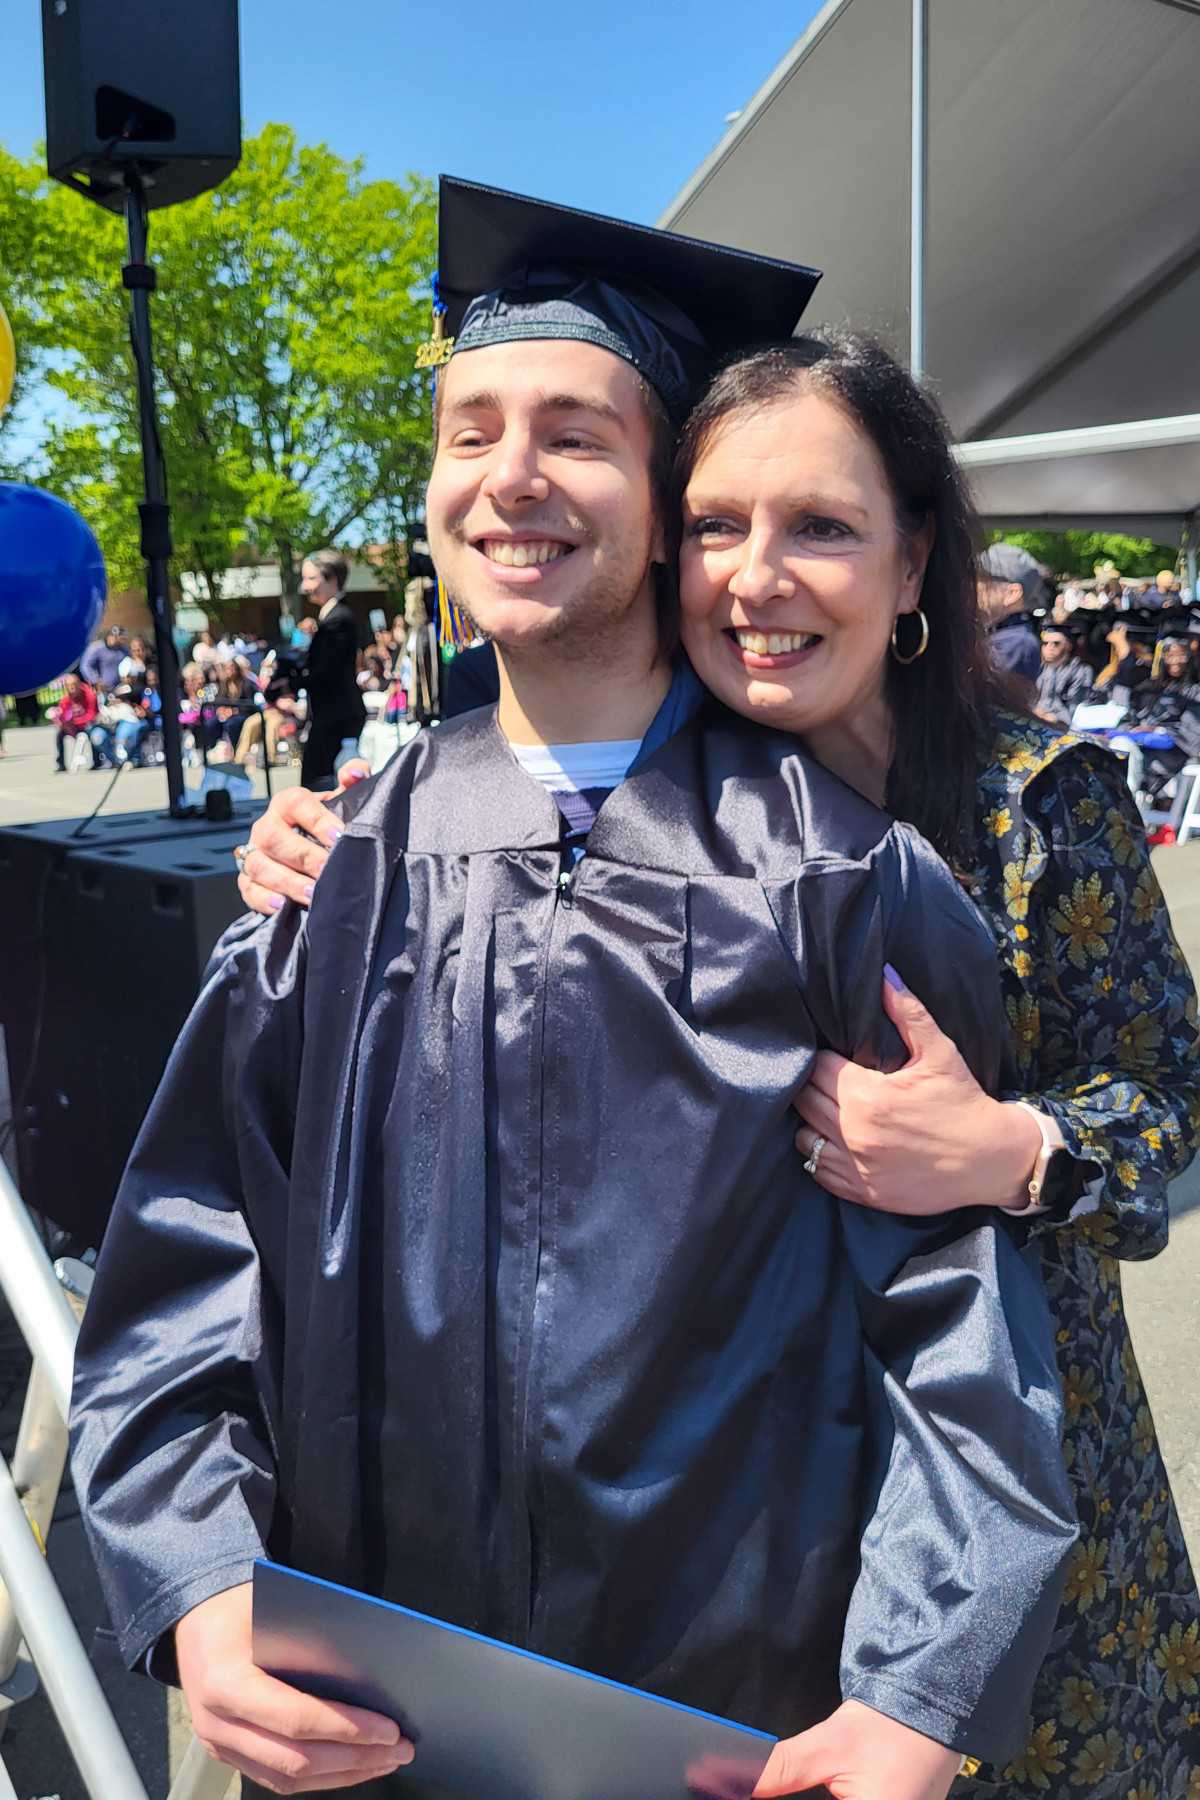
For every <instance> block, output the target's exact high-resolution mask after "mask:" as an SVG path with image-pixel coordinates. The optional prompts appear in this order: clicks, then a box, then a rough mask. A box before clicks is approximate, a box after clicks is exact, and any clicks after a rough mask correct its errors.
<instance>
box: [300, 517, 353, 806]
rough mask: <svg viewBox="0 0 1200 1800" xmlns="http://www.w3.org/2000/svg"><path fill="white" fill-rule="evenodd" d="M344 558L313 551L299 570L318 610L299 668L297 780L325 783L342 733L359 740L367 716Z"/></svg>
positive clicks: (331, 552)
mask: <svg viewBox="0 0 1200 1800" xmlns="http://www.w3.org/2000/svg"><path fill="white" fill-rule="evenodd" d="M345 586H346V562H345V559H344V557H341V556H339V555H338V553H337V551H336V550H314V551H313V553H312V555H311V556H309V557H306V558H305V560H304V563H303V565H302V567H301V570H300V592H301V593H302V594H303V595H304V598H305V599H306V600H307V601H308V603H309V605H310V606H315V607H316V608H317V609H318V611H317V629H316V631H315V632H314V633H313V638H312V643H311V645H310V646H309V651H308V663H307V666H306V668H305V671H304V685H305V688H306V690H307V692H308V720H309V724H308V737H307V738H306V739H305V743H304V760H303V763H302V765H301V770H300V781H301V783H302V785H303V786H304V787H306V788H313V787H321V786H326V785H329V784H330V783H331V782H332V778H333V764H334V758H335V757H336V756H337V753H338V751H339V750H340V749H341V746H342V740H343V739H344V738H354V739H355V740H356V741H357V739H358V736H359V733H360V732H361V731H362V728H363V723H364V721H365V719H366V716H367V711H366V707H365V706H364V705H363V697H362V694H361V692H360V691H359V687H358V679H357V677H358V621H357V619H356V618H355V617H354V614H353V612H352V611H351V610H350V608H349V607H348V606H347V604H346V601H345V598H344V590H345Z"/></svg>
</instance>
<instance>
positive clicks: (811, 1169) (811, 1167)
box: [804, 1137, 829, 1175]
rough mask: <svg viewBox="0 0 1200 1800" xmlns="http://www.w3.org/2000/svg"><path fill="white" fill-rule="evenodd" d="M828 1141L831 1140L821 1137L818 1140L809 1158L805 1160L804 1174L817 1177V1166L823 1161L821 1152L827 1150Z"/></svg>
mask: <svg viewBox="0 0 1200 1800" xmlns="http://www.w3.org/2000/svg"><path fill="white" fill-rule="evenodd" d="M828 1141H829V1140H828V1139H827V1138H823V1137H819V1138H818V1139H817V1141H816V1143H815V1144H814V1145H813V1147H812V1149H811V1150H810V1151H809V1153H808V1155H807V1157H806V1158H805V1160H804V1173H805V1174H806V1175H815V1174H816V1172H817V1164H818V1163H819V1162H820V1160H821V1152H822V1150H823V1149H824V1148H825V1145H826V1144H827V1142H828Z"/></svg>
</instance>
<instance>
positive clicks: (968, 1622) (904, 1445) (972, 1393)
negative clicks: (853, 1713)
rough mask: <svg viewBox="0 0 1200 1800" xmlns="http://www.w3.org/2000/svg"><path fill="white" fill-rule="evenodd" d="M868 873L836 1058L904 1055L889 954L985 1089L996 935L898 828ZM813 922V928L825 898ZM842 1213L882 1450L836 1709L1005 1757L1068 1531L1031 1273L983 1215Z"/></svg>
mask: <svg viewBox="0 0 1200 1800" xmlns="http://www.w3.org/2000/svg"><path fill="white" fill-rule="evenodd" d="M875 873H876V876H877V880H878V890H877V892H878V894H881V895H882V916H881V917H880V915H879V912H878V910H876V909H877V908H878V905H879V901H878V899H876V900H874V901H868V899H867V897H866V896H865V895H860V896H857V897H855V899H854V901H853V903H852V904H851V905H850V906H849V907H848V908H846V909H843V910H842V912H841V915H840V916H839V917H838V919H837V950H836V954H837V960H838V963H839V971H840V972H839V981H840V992H841V1001H842V1006H841V1010H842V1018H841V1020H840V1021H838V1022H837V1023H835V1022H833V1021H830V1028H829V1035H830V1037H831V1039H833V1040H834V1047H835V1048H839V1049H842V1050H843V1053H844V1054H847V1055H851V1056H853V1058H854V1059H855V1060H856V1061H858V1062H874V1063H875V1065H876V1066H881V1065H882V1066H891V1064H892V1063H894V1062H896V1061H900V1060H903V1053H902V1052H901V1053H900V1054H899V1055H897V1054H896V1046H895V1044H893V1043H891V1042H890V1041H889V1039H888V1037H887V1031H890V1027H887V1028H886V1031H885V1029H884V1027H881V1025H880V1019H881V1017H882V1016H883V1015H882V1008H881V1004H880V998H879V996H880V992H881V983H882V964H883V962H884V960H885V959H886V960H887V961H890V962H891V963H892V964H893V966H894V967H895V968H896V969H897V970H898V972H899V973H900V974H901V976H902V977H903V978H904V980H905V982H906V983H907V984H908V986H909V987H911V988H912V990H913V991H914V992H915V993H916V994H917V995H918V996H919V997H920V998H921V1000H923V1001H924V1003H925V1004H926V1005H927V1006H928V1007H929V1009H930V1011H931V1012H932V1013H933V1015H934V1017H935V1018H936V1019H937V1020H938V1023H939V1024H940V1025H941V1027H942V1029H943V1031H945V1032H947V1034H948V1035H949V1036H951V1037H952V1038H953V1039H954V1041H955V1042H956V1043H957V1044H958V1045H959V1047H960V1049H961V1050H962V1053H963V1055H964V1057H965V1058H966V1060H967V1062H968V1063H969V1064H970V1066H971V1068H972V1071H973V1072H974V1074H975V1075H976V1077H977V1079H979V1080H980V1081H981V1082H982V1083H983V1084H984V1085H985V1086H987V1087H989V1088H990V1089H992V1090H993V1091H994V1090H995V1087H996V1085H997V1082H998V1079H999V1077H1000V1074H1001V1062H1002V1055H1003V1052H1002V1048H1001V1046H1003V1045H1004V1043H1005V1039H1006V1033H1005V1030H1004V1024H1003V1010H1002V1006H1001V1001H1000V992H999V982H998V974H997V968H996V956H995V943H994V939H993V938H992V937H991V934H990V932H989V931H988V929H987V927H986V926H985V925H984V924H983V922H982V920H981V919H980V918H979V916H978V915H977V914H976V913H975V910H974V908H973V907H972V906H971V905H970V903H969V902H968V901H967V900H966V898H965V896H964V895H963V894H962V893H961V891H960V890H959V889H958V888H957V886H956V884H955V882H954V881H953V878H952V877H951V876H950V874H949V872H948V871H947V870H946V868H945V867H944V865H943V864H942V863H941V862H940V860H939V859H938V858H937V857H936V856H935V855H934V853H933V852H932V851H931V850H930V849H929V847H928V845H926V844H924V842H923V841H922V840H921V839H920V838H918V837H917V836H916V834H915V833H910V832H909V831H908V830H907V828H906V827H899V826H898V827H896V828H894V830H893V832H892V833H891V834H890V836H889V839H888V841H887V842H886V844H885V847H884V850H883V853H882V854H881V855H880V857H879V858H878V861H877V866H876V871H875ZM833 910H834V911H836V909H833ZM821 912H822V914H823V917H824V920H825V924H826V928H827V927H828V923H829V921H830V916H831V909H830V908H829V906H828V901H827V899H826V901H825V902H824V903H823V905H822V907H821ZM838 1035H840V1036H841V1037H842V1042H841V1043H837V1042H836V1037H837V1036H838ZM969 1198H970V1196H969V1195H964V1200H969ZM839 1210H840V1218H841V1229H842V1234H843V1241H844V1244H845V1247H846V1251H847V1255H848V1258H849V1262H850V1265H851V1269H852V1271H853V1278H854V1281H855V1284H856V1291H857V1295H858V1307H859V1316H860V1319H861V1321H862V1327H863V1335H864V1339H865V1345H866V1351H865V1355H866V1371H865V1379H866V1384H867V1392H868V1396H869V1403H870V1405H871V1407H872V1409H873V1413H874V1416H875V1417H876V1418H877V1420H878V1424H879V1429H878V1433H877V1440H878V1443H879V1446H880V1452H879V1462H880V1466H879V1468H877V1469H876V1470H875V1471H874V1480H873V1493H874V1505H873V1508H872V1509H871V1511H870V1515H869V1517H868V1518H867V1519H866V1520H865V1522H864V1529H863V1535H862V1539H861V1562H860V1568H859V1573H858V1578H857V1581H856V1583H855V1586H854V1590H853V1594H852V1596H851V1602H850V1607H849V1612H848V1615H847V1620H846V1627H845V1633H844V1636H843V1641H842V1692H843V1696H844V1697H845V1698H846V1699H857V1700H861V1701H863V1702H864V1704H866V1705H868V1706H871V1707H873V1708H874V1709H875V1710H876V1711H878V1712H882V1713H886V1714H887V1715H888V1716H889V1717H892V1718H895V1719H898V1720H899V1721H900V1722H901V1723H902V1724H905V1725H909V1726H911V1727H912V1728H913V1729H914V1730H916V1731H920V1732H923V1733H924V1734H925V1735H926V1736H927V1737H931V1738H933V1739H935V1740H936V1741H938V1742H940V1743H944V1744H946V1745H948V1746H949V1747H950V1748H952V1749H956V1750H961V1751H962V1752H963V1753H964V1754H969V1755H972V1756H978V1757H985V1758H987V1759H989V1760H999V1759H1003V1758H1006V1757H1008V1756H1010V1755H1014V1754H1016V1753H1017V1752H1018V1751H1019V1750H1020V1748H1021V1746H1022V1745H1023V1743H1024V1740H1025V1729H1026V1725H1027V1720H1028V1712H1029V1703H1030V1693H1031V1689H1032V1685H1033V1679H1034V1676H1035V1674H1036V1672H1037V1669H1038V1667H1039V1665H1040V1664H1041V1662H1042V1659H1043V1656H1044V1654H1045V1651H1046V1648H1047V1646H1048V1644H1049V1640H1050V1635H1051V1632H1052V1630H1053V1626H1054V1621H1055V1618H1056V1616H1057V1610H1058V1603H1059V1599H1060V1597H1061V1591H1062V1584H1063V1578H1064V1574H1065V1568H1066V1559H1067V1557H1068V1554H1069V1552H1070V1549H1071V1546H1072V1544H1073V1542H1074V1539H1075V1536H1076V1527H1075V1515H1074V1508H1073V1505H1072V1502H1071V1497H1070V1493H1069V1489H1068V1485H1067V1477H1066V1472H1065V1469H1064V1466H1063V1459H1062V1451H1061V1431H1062V1400H1061V1391H1060V1387H1059V1380H1058V1373H1057V1368H1056V1364H1055V1358H1054V1345H1053V1336H1052V1328H1051V1323H1050V1314H1049V1309H1048V1306H1047V1303H1046V1298H1045V1293H1044V1290H1043V1287H1042V1281H1041V1275H1040V1271H1039V1268H1038V1265H1037V1261H1036V1258H1035V1257H1034V1255H1033V1253H1032V1252H1031V1251H1027V1250H1026V1251H1023V1250H1022V1249H1021V1248H1020V1247H1019V1245H1018V1242H1017V1237H1016V1233H1015V1232H1014V1233H1012V1234H1011V1235H1010V1232H1009V1229H1008V1228H1007V1226H1006V1225H1005V1224H1003V1223H998V1222H997V1221H996V1220H995V1219H993V1218H992V1217H991V1215H990V1214H984V1213H983V1212H981V1211H979V1210H974V1209H971V1210H964V1211H962V1212H960V1213H957V1214H951V1215H948V1216H946V1217H943V1218H939V1219H934V1220H929V1219H912V1218H899V1217H896V1216H894V1215H891V1214H886V1213H876V1212H873V1211H871V1210H870V1209H868V1208H866V1207H858V1206H853V1205H850V1204H848V1203H845V1204H842V1205H841V1206H840V1209H839Z"/></svg>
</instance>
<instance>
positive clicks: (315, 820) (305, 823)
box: [238, 759, 371, 915]
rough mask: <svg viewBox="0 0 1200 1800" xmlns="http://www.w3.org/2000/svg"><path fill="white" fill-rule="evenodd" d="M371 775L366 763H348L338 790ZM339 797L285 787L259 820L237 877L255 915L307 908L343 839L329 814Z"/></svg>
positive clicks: (340, 828)
mask: <svg viewBox="0 0 1200 1800" xmlns="http://www.w3.org/2000/svg"><path fill="white" fill-rule="evenodd" d="M370 773H371V771H370V768H369V767H368V765H367V764H366V763H365V762H361V761H358V760H357V759H356V760H354V761H352V762H347V763H344V764H343V765H342V767H341V769H340V770H339V771H338V787H337V792H338V793H339V794H341V793H345V792H346V790H347V789H348V788H352V787H354V786H355V785H356V784H357V783H358V782H360V781H365V780H366V778H367V777H368V775H370ZM336 798H337V795H336V794H333V793H328V794H315V793H312V792H311V791H310V790H309V789H308V788H302V787H291V788H283V789H282V790H281V792H279V793H278V794H276V795H275V796H274V798H273V799H272V801H271V804H270V806H268V808H267V810H266V812H265V813H263V815H262V817H261V818H259V819H256V820H255V822H254V829H253V830H252V831H251V833H250V840H249V844H248V846H247V853H246V859H245V866H244V867H243V869H242V872H241V874H240V875H239V876H238V887H239V888H240V889H241V894H242V899H243V900H244V901H245V902H246V905H247V906H248V907H249V908H250V910H251V911H252V912H260V913H266V914H268V915H270V914H271V913H273V912H278V910H279V908H280V907H281V906H282V905H283V903H284V901H285V900H295V901H296V903H297V905H299V906H307V905H308V903H309V901H310V900H311V899H312V893H313V886H314V884H315V883H316V880H317V877H318V876H319V875H320V873H321V870H322V869H323V868H324V867H325V860H326V858H327V857H328V855H329V852H330V850H332V848H333V846H334V845H335V844H336V843H337V841H338V839H339V837H341V835H342V825H341V821H340V820H338V819H333V818H330V816H329V812H328V810H327V808H328V806H329V802H330V801H331V800H334V799H336ZM305 834H307V835H305Z"/></svg>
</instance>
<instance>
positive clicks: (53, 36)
mask: <svg viewBox="0 0 1200 1800" xmlns="http://www.w3.org/2000/svg"><path fill="white" fill-rule="evenodd" d="M42 49H43V55H44V59H45V70H46V163H47V166H48V168H49V170H50V173H51V175H53V176H54V178H55V180H57V181H63V182H66V184H67V185H68V186H69V187H74V188H78V189H79V190H80V192H82V193H85V194H86V195H87V196H88V198H89V199H92V200H98V201H100V203H101V204H102V205H104V206H111V207H112V209H113V210H114V211H115V212H120V211H121V210H122V208H123V206H124V203H125V181H124V172H125V170H127V169H128V168H129V167H130V166H131V165H136V167H137V169H138V170H139V171H140V174H141V179H142V183H143V186H144V192H145V201H146V205H147V206H148V207H155V206H170V205H172V204H173V203H174V202H175V201H177V200H190V199H191V198H192V196H193V195H195V194H203V193H205V192H207V190H208V189H209V188H214V187H216V186H217V184H218V183H219V182H222V181H224V179H225V177H226V176H227V175H228V174H230V172H231V171H232V170H233V169H235V168H236V167H237V162H238V158H239V156H240V155H241V138H242V131H241V91H240V81H239V71H238V12H237V0H42Z"/></svg>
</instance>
